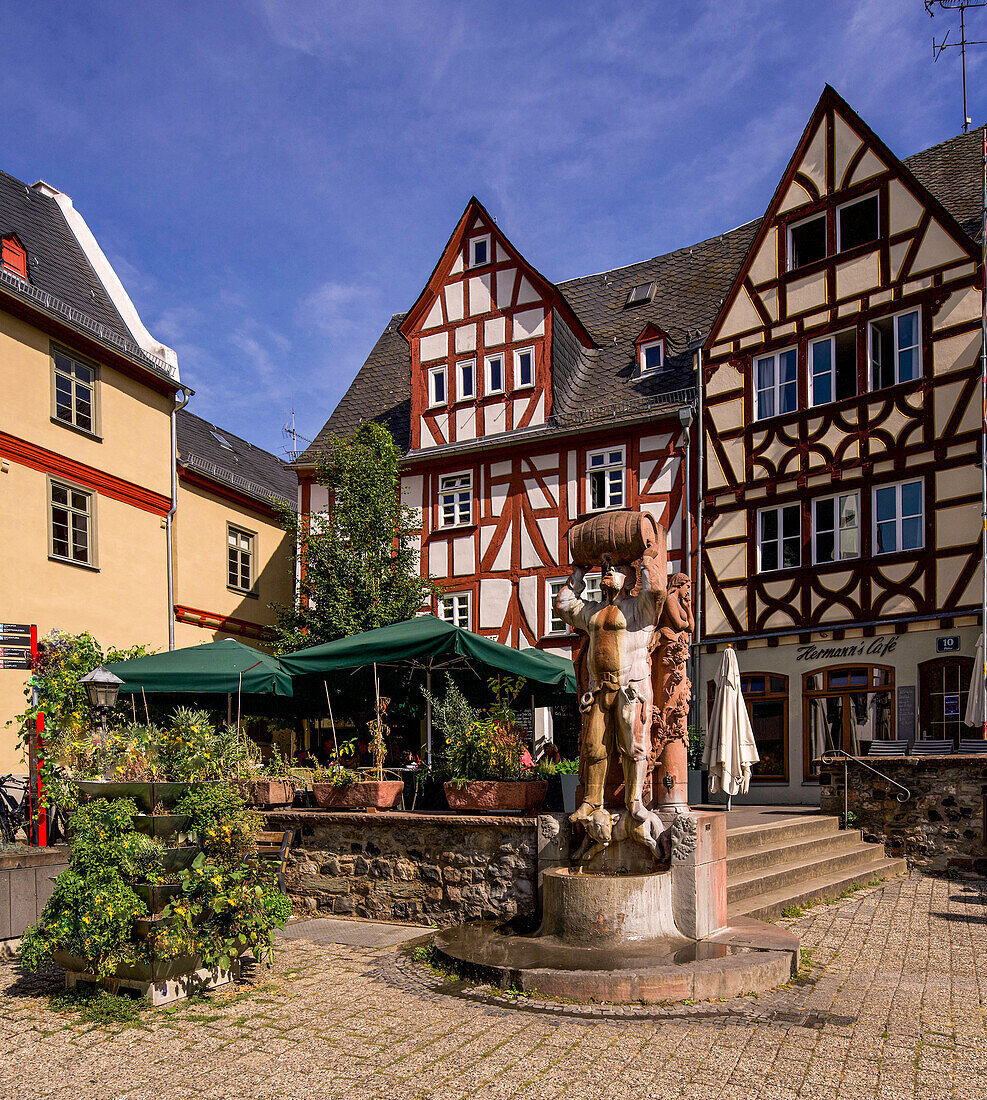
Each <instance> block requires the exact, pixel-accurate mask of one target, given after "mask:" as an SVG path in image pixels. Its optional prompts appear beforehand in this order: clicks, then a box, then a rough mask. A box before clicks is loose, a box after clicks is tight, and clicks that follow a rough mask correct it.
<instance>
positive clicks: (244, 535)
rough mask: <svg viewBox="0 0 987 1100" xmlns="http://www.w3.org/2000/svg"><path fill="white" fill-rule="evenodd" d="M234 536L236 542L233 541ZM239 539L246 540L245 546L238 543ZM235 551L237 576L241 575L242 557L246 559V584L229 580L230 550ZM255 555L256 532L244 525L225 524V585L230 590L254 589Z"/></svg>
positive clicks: (248, 591)
mask: <svg viewBox="0 0 987 1100" xmlns="http://www.w3.org/2000/svg"><path fill="white" fill-rule="evenodd" d="M234 536H236V542H235V543H234ZM241 539H244V540H246V543H247V545H246V547H243V546H241V545H240V541H241ZM231 550H234V551H236V553H237V555H238V559H237V561H238V564H237V577H238V578H239V577H241V576H242V575H243V560H242V559H243V558H244V557H245V558H246V560H247V582H248V583H247V584H246V585H243V584H241V583H237V584H232V583H231V581H230V551H231ZM256 556H257V532H256V531H248V530H247V529H246V528H245V527H239V526H238V525H237V524H235V523H228V524H227V525H226V587H227V588H228V589H229V590H230V591H231V592H243V593H245V594H246V593H252V592H253V591H254V578H255V572H254V562H255V561H256Z"/></svg>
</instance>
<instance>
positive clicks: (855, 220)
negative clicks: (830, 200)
mask: <svg viewBox="0 0 987 1100" xmlns="http://www.w3.org/2000/svg"><path fill="white" fill-rule="evenodd" d="M879 236H880V229H879V225H878V220H877V195H865V196H864V197H863V198H862V199H854V200H853V202H846V203H844V204H843V205H842V206H838V207H837V208H836V251H837V252H846V251H848V250H849V249H851V248H856V247H857V246H858V245H862V244H870V243H871V241H876V240H877V238H878V237H879Z"/></svg>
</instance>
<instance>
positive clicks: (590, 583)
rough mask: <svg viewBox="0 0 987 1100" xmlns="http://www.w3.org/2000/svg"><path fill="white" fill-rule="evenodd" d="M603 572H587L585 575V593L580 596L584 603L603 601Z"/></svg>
mask: <svg viewBox="0 0 987 1100" xmlns="http://www.w3.org/2000/svg"><path fill="white" fill-rule="evenodd" d="M602 584H603V574H602V573H586V574H585V575H584V576H583V585H584V587H583V594H582V595H581V596H580V597H579V598H580V599H581V600H582V601H583V602H584V603H602V602H603V587H602Z"/></svg>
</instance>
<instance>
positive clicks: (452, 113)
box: [0, 0, 987, 453]
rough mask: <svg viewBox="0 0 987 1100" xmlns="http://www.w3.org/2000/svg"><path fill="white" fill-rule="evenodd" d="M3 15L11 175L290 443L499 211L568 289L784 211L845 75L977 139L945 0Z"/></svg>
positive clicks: (139, 6)
mask: <svg viewBox="0 0 987 1100" xmlns="http://www.w3.org/2000/svg"><path fill="white" fill-rule="evenodd" d="M0 25H2V27H3V39H4V62H3V65H2V66H0V92H2V102H3V104H4V119H3V127H2V134H3V146H2V155H0V167H2V168H4V169H5V170H6V171H8V172H10V173H12V174H13V175H15V176H18V177H20V178H21V179H24V180H26V181H27V182H29V183H30V182H33V181H34V180H36V179H38V178H42V179H46V180H48V181H49V182H50V183H51V184H53V185H54V186H56V187H59V188H61V189H62V190H63V191H66V192H67V193H68V194H69V195H71V196H72V198H73V200H74V201H75V204H76V206H77V207H78V209H79V210H80V211H81V212H82V214H83V216H84V217H85V218H86V219H87V221H88V222H89V224H90V226H91V227H92V229H93V231H94V232H95V234H96V237H97V239H98V240H99V241H100V243H101V244H102V246H103V248H104V250H105V251H106V253H107V254H108V255H109V257H110V259H111V260H112V262H113V263H114V264H115V266H116V267H117V270H118V272H119V273H120V275H121V277H122V279H123V281H124V284H125V285H126V286H127V288H128V290H129V292H130V294H131V297H132V298H133V299H134V302H135V304H136V305H137V308H138V310H139V311H140V313H141V315H142V317H143V318H144V321H145V323H146V324H147V326H148V328H149V329H150V330H151V332H152V333H153V334H154V335H155V336H156V337H157V338H159V339H161V340H164V341H165V342H166V343H169V344H171V345H172V346H174V347H175V348H176V349H177V350H178V352H179V356H180V362H181V368H182V375H183V378H184V379H185V380H186V381H187V382H188V383H189V384H191V385H192V386H194V387H195V389H196V391H197V395H196V397H195V399H194V404H193V408H194V410H195V411H196V412H198V413H199V415H201V416H204V417H205V418H207V419H209V420H212V421H214V422H215V423H218V424H220V425H222V426H225V427H227V428H229V429H230V430H231V431H234V432H237V433H239V434H241V435H243V436H245V437H247V438H248V439H251V440H252V441H254V442H256V443H259V444H261V445H262V446H266V447H268V448H269V449H271V450H274V451H275V452H277V453H281V452H282V449H283V447H284V445H285V441H284V439H283V437H282V426H283V425H284V424H285V423H286V421H287V420H288V418H289V415H290V412H291V409H292V408H294V410H295V415H296V424H297V426H298V429H299V431H300V432H301V433H302V434H303V435H304V436H307V437H309V438H311V437H312V436H313V435H314V434H315V432H317V431H318V430H319V428H320V427H321V426H322V424H323V423H324V421H325V420H326V418H327V417H328V415H329V413H330V412H331V411H332V408H333V406H334V404H335V402H336V401H337V400H338V398H339V397H340V395H341V394H342V393H343V392H344V390H345V389H346V386H347V385H348V383H349V381H350V379H351V378H352V377H353V375H354V373H355V372H356V370H357V368H358V367H359V365H360V364H361V363H362V361H363V359H364V358H365V357H366V355H367V353H368V352H369V350H370V348H371V346H372V345H373V343H374V341H375V339H376V337H377V335H378V334H379V332H380V330H381V329H382V327H383V325H384V324H385V323H386V321H387V319H388V318H389V317H390V315H391V314H392V313H396V312H400V311H403V310H405V309H407V308H409V307H410V305H411V304H412V303H413V302H414V300H415V298H416V297H417V295H418V292H419V290H420V289H421V287H422V285H423V283H424V282H425V280H426V279H427V277H428V275H429V273H430V272H431V270H432V267H433V266H434V263H435V261H436V259H437V258H438V255H439V252H440V250H441V248H442V246H443V245H444V244H445V242H446V239H447V238H448V236H449V233H450V232H451V230H452V228H453V226H454V225H455V223H456V221H457V219H458V217H459V215H460V214H461V212H462V209H463V207H464V206H465V204H466V202H467V201H468V199H469V197H470V195H472V194H474V193H475V194H476V195H477V196H478V197H479V198H480V200H481V201H482V202H483V203H484V204H485V205H486V206H487V207H488V209H489V210H490V211H491V213H492V214H493V215H494V216H495V217H496V218H497V219H498V222H499V224H500V225H501V227H502V228H503V229H504V230H505V232H506V233H507V234H508V236H509V237H510V238H511V239H512V240H513V241H514V242H515V244H516V245H517V246H518V247H519V248H520V249H521V251H522V252H523V253H524V254H525V255H526V256H527V257H528V259H529V260H530V261H531V262H532V263H534V264H535V266H536V267H538V268H539V269H540V270H541V271H542V272H543V273H544V274H545V275H547V276H548V277H549V278H550V279H553V280H555V281H561V280H563V279H566V278H570V277H573V276H576V275H583V274H588V273H591V272H595V271H600V270H605V269H607V268H610V267H615V266H619V265H621V264H626V263H632V262H634V261H636V260H639V259H644V258H646V257H648V256H653V255H656V254H659V253H661V252H665V251H668V250H670V249H672V248H676V247H679V246H681V245H685V244H689V243H691V242H694V241H697V240H701V239H703V238H704V237H707V236H711V235H713V234H715V233H719V232H722V231H723V230H725V229H729V228H731V227H733V226H735V225H738V224H740V223H742V222H745V221H747V220H749V219H750V218H753V217H757V216H758V215H760V214H761V213H762V212H763V209H764V206H765V204H766V203H767V201H768V199H769V198H770V195H771V192H772V191H773V189H774V186H775V183H776V182H777V178H778V175H779V174H780V172H781V171H782V169H783V168H784V165H785V163H786V162H787V160H788V158H789V156H790V154H791V152H792V149H793V147H794V145H795V142H796V141H797V140H798V137H799V134H800V133H801V131H802V128H803V126H804V124H805V122H806V120H807V118H808V116H809V114H810V112H811V110H812V107H813V105H814V104H815V101H816V99H817V98H818V96H819V94H820V92H821V90H822V87H823V84H824V83H826V82H827V81H828V82H829V83H831V84H833V85H834V86H835V87H836V88H837V90H838V91H840V92H841V93H842V94H843V95H844V96H845V97H846V98H847V99H848V100H849V102H850V104H851V105H852V106H853V107H855V108H856V109H857V110H858V111H859V112H860V114H861V115H862V116H863V117H864V119H865V120H867V121H868V122H869V123H870V124H871V125H872V126H873V127H874V128H875V129H876V130H877V132H878V133H879V134H881V136H882V137H883V138H884V139H885V140H886V141H887V142H888V144H889V145H890V146H891V148H892V149H894V150H895V151H896V152H898V153H899V154H901V155H907V154H909V153H912V152H915V151H916V150H918V149H921V148H924V147H925V146H927V145H930V144H933V143H935V142H937V141H941V140H943V139H945V138H947V137H950V136H951V135H953V134H954V133H956V132H958V131H959V130H960V129H961V127H962V105H961V99H960V84H959V56H958V51H953V52H952V53H951V54H947V55H946V56H944V57H943V58H942V59H941V60H940V61H939V63H938V64H936V65H933V64H932V57H931V52H932V51H931V42H932V35H933V34H936V36H937V38H940V37H941V36H942V35H943V34H944V33H945V31H946V30H947V29H948V28H950V27H951V28H952V31H951V36H950V37H951V39H952V38H956V37H957V34H958V24H957V19H956V17H955V16H954V15H950V14H942V15H939V16H937V17H936V18H935V19H930V18H929V17H928V15H927V14H926V12H925V10H924V7H923V4H922V0H822V2H820V0H761V2H755V0H717V2H705V0H678V2H674V3H673V2H670V0H651V2H649V0H636V2H634V3H618V2H609V3H600V2H599V0H591V2H583V0H567V2H565V3H562V2H556V3H539V2H537V0H527V2H518V3H514V2H509V0H487V2H484V3H481V2H471V0H459V2H449V0H447V2H439V3H436V2H431V0H410V2H406V0H389V2H379V0H347V2H345V3H337V2H335V0H225V2H210V0H197V2H194V3H191V2H185V0H171V2H168V3H165V2H159V0H142V2H140V3H133V2H132V0H126V2H120V3H117V2H101V0H90V2H88V3H76V2H73V0H60V2H58V3H56V2H54V0H36V2H34V3H27V2H25V0H17V2H11V0H0ZM969 33H970V37H973V38H987V9H985V10H984V11H983V12H977V11H974V12H973V13H971V15H970V27H969ZM985 70H987V48H983V47H982V48H980V49H976V48H975V49H974V50H973V51H972V52H971V55H970V62H969V84H970V88H971V89H972V91H973V94H972V98H971V115H972V117H973V119H974V122H975V123H976V122H982V121H983V119H984V110H983V107H984V102H983V100H984V95H983V94H982V93H980V92H979V91H978V89H979V88H981V87H983V85H984V79H983V78H984V74H985Z"/></svg>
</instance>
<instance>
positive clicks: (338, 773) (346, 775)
mask: <svg viewBox="0 0 987 1100" xmlns="http://www.w3.org/2000/svg"><path fill="white" fill-rule="evenodd" d="M359 781H360V773H359V772H355V771H353V770H352V769H351V768H344V767H343V765H342V764H337V763H336V762H335V761H330V763H329V764H327V765H326V766H325V767H324V768H323V767H318V768H314V769H313V771H312V782H313V783H331V784H332V785H333V786H334V787H349V786H350V785H351V784H352V783H359Z"/></svg>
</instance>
